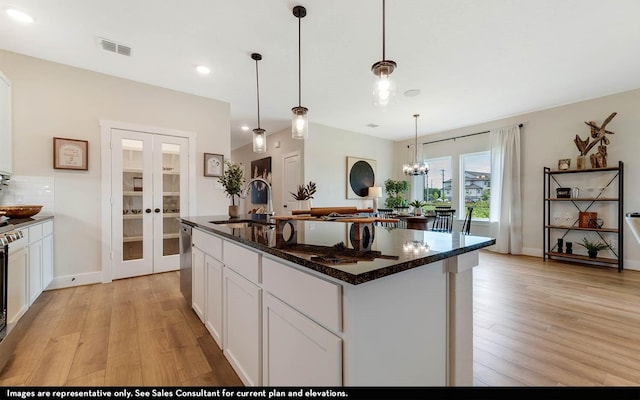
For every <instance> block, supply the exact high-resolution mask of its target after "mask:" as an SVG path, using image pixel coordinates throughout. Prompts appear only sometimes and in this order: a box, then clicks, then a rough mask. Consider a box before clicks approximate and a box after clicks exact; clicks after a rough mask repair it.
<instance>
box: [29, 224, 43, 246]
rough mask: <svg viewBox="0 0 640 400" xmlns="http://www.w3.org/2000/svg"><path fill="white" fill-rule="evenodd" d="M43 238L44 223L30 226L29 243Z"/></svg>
mask: <svg viewBox="0 0 640 400" xmlns="http://www.w3.org/2000/svg"><path fill="white" fill-rule="evenodd" d="M40 239H42V224H38V225H33V226H30V227H29V243H33V242H36V241H38V240H40Z"/></svg>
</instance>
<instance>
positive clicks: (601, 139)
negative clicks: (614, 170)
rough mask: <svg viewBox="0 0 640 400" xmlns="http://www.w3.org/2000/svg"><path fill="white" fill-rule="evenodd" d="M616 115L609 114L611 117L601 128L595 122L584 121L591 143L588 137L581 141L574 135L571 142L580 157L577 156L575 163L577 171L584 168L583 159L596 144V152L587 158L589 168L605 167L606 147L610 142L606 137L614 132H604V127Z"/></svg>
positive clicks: (584, 162)
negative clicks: (589, 131) (589, 129)
mask: <svg viewBox="0 0 640 400" xmlns="http://www.w3.org/2000/svg"><path fill="white" fill-rule="evenodd" d="M616 114H617V113H615V112H614V113H611V115H609V116H608V117H607V119H605V120H604V122H603V123H602V125H601V126H598V125H596V123H595V121H589V122H586V121H585V124H587V125H588V126H589V127H590V128H591V135H590V136H591V139H593V140H592V141H591V143H589V140H590V138H589V136H587V138H586V139H585V140H582V139H581V138H580V136H579V135H576V137H575V139H573V142H574V143H575V144H576V146H577V147H578V150H580V155H579V156H578V159H577V162H576V168H577V169H585V168H586V165H585V164H586V161H585V157H586V156H587V154H588V153H589V151H590V150H591V149H592V148H593V147H594V146H595V145H598V144H599V145H598V150H597V152H596V153H595V154H591V156H589V160H590V162H591V168H606V167H607V145H608V144H609V143H610V141H609V138H608V137H607V136H606V135H613V134H614V132H611V131H608V130H606V129H605V127H606V126H607V124H609V122H611V120H612V119H613V117H615V116H616Z"/></svg>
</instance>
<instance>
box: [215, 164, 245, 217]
mask: <svg viewBox="0 0 640 400" xmlns="http://www.w3.org/2000/svg"><path fill="white" fill-rule="evenodd" d="M224 165H225V169H224V172H223V173H222V177H220V178H218V181H219V182H220V184H221V185H222V187H223V188H224V192H225V193H226V195H227V197H230V198H231V205H230V206H229V216H230V217H232V218H235V217H237V216H238V205H237V204H236V197H240V195H241V194H242V190H243V186H244V181H245V179H244V171H243V170H242V167H241V166H240V164H236V163H234V162H231V161H229V160H227V161H225V163H224Z"/></svg>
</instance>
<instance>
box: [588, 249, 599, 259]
mask: <svg viewBox="0 0 640 400" xmlns="http://www.w3.org/2000/svg"><path fill="white" fill-rule="evenodd" d="M587 253H588V254H589V258H596V257H598V250H587Z"/></svg>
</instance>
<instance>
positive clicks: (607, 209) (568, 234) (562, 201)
mask: <svg viewBox="0 0 640 400" xmlns="http://www.w3.org/2000/svg"><path fill="white" fill-rule="evenodd" d="M543 175H544V182H543V188H544V193H543V249H544V250H543V259H544V261H546V260H547V259H558V260H562V261H565V262H574V263H582V264H585V265H602V266H616V267H617V269H618V272H622V270H623V269H624V265H623V261H624V229H623V228H624V225H623V224H624V219H623V218H624V211H623V210H624V163H623V162H622V161H618V165H617V166H615V167H602V168H589V169H574V170H560V169H558V170H552V169H551V168H549V167H544V169H543ZM579 181H583V182H584V181H589V182H593V181H601V182H603V183H605V182H606V184H605V185H603V187H601V188H599V189H600V190H597V191H595V192H594V191H593V190H589V189H587V190H585V191H575V192H576V196H571V197H563V196H561V195H560V194H559V193H557V192H556V190H557V189H566V188H569V186H572V185H571V183H573V184H575V183H576V182H579ZM569 189H570V190H571V188H569ZM583 193H586V196H585V195H584V194H583ZM567 208H575V210H577V213H575V214H573V215H575V217H574V218H566V219H565V220H564V221H562V220H561V219H559V218H558V217H557V215H558V213H559V212H561V211H562V212H564V213H565V214H566V215H570V213H568V212H567V211H566V210H567ZM552 215H556V217H555V218H554V222H552ZM578 234H580V235H581V236H577V235H578ZM584 235H587V236H588V237H586V236H584ZM585 240H587V241H588V242H594V243H604V244H606V247H603V248H600V249H599V250H607V251H606V253H607V254H611V255H612V257H610V256H607V254H605V255H604V256H600V255H595V254H593V253H592V254H590V255H585V254H576V253H574V252H573V246H572V242H575V243H577V244H578V245H580V246H583V247H585V246H584V244H586V243H585ZM563 244H564V246H565V248H564V252H563V251H562V250H563V249H562V245H563ZM587 249H588V248H587Z"/></svg>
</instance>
